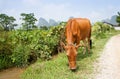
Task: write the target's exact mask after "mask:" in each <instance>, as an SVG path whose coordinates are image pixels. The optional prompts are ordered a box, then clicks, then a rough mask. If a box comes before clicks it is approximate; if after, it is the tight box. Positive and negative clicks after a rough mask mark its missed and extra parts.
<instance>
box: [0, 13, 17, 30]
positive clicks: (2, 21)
mask: <svg viewBox="0 0 120 79" xmlns="http://www.w3.org/2000/svg"><path fill="white" fill-rule="evenodd" d="M14 21H16V19H15V18H14V17H12V16H8V15H6V14H0V26H2V28H4V30H13V29H14V27H15V26H17V24H15V23H14Z"/></svg>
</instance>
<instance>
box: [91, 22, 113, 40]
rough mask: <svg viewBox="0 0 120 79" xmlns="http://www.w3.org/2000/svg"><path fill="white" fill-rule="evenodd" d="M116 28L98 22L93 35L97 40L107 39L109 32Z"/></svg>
mask: <svg viewBox="0 0 120 79" xmlns="http://www.w3.org/2000/svg"><path fill="white" fill-rule="evenodd" d="M113 30H114V28H113V27H112V26H111V25H108V24H105V23H102V22H96V23H95V24H94V25H93V26H92V34H93V35H94V37H95V38H96V39H98V38H105V37H106V33H107V32H111V31H113Z"/></svg>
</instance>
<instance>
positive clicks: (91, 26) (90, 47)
mask: <svg viewBox="0 0 120 79" xmlns="http://www.w3.org/2000/svg"><path fill="white" fill-rule="evenodd" d="M91 32H92V26H91V23H90V33H89V39H90V40H89V42H90V43H89V44H90V49H92V39H91Z"/></svg>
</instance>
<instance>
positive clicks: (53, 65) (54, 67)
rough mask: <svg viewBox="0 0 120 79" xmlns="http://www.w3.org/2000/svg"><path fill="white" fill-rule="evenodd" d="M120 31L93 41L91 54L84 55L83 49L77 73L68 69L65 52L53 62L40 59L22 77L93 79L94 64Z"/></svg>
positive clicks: (29, 78) (38, 78)
mask: <svg viewBox="0 0 120 79" xmlns="http://www.w3.org/2000/svg"><path fill="white" fill-rule="evenodd" d="M119 33H120V31H112V32H109V33H106V37H105V38H102V39H95V40H93V48H92V50H91V53H90V54H88V53H86V54H83V53H82V51H81V49H79V53H78V56H77V66H78V69H77V70H76V72H72V71H71V70H69V68H68V65H67V64H68V60H67V57H66V54H65V52H63V53H59V54H58V55H56V56H55V57H54V58H53V59H52V60H49V61H44V62H42V61H41V60H40V59H39V60H38V61H37V62H36V63H34V64H32V65H31V66H30V67H28V68H27V69H26V70H25V72H24V73H23V74H22V75H21V78H22V79H89V78H90V79H92V78H93V77H94V72H93V71H94V63H95V62H97V58H98V57H99V56H100V51H102V50H103V48H104V45H105V44H106V42H107V41H108V39H109V38H110V37H111V36H113V35H116V34H119Z"/></svg>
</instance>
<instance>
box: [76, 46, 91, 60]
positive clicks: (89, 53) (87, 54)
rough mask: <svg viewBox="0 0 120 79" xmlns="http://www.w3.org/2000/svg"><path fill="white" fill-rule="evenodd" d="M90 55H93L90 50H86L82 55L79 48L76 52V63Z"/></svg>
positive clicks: (81, 49) (81, 50)
mask: <svg viewBox="0 0 120 79" xmlns="http://www.w3.org/2000/svg"><path fill="white" fill-rule="evenodd" d="M92 54H93V52H92V49H91V50H90V52H88V50H86V52H85V53H83V48H80V49H79V50H78V55H77V61H81V60H82V59H84V58H87V57H91V56H92Z"/></svg>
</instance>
